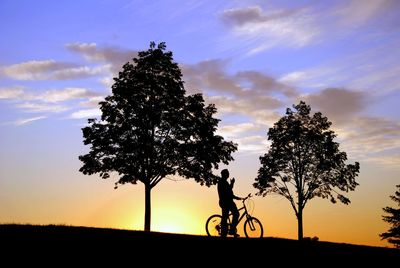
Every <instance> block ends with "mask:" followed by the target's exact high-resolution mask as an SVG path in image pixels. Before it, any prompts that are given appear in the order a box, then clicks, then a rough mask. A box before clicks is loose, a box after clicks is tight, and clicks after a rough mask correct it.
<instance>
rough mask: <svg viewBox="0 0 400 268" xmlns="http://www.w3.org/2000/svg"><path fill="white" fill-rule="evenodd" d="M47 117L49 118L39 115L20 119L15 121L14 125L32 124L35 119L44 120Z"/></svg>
mask: <svg viewBox="0 0 400 268" xmlns="http://www.w3.org/2000/svg"><path fill="white" fill-rule="evenodd" d="M45 118H47V117H46V116H37V117H32V118H26V119H19V120H17V121H15V122H14V125H16V126H22V125H26V124H30V123H33V122H35V121H38V120H42V119H45Z"/></svg>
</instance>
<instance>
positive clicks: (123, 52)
mask: <svg viewBox="0 0 400 268" xmlns="http://www.w3.org/2000/svg"><path fill="white" fill-rule="evenodd" d="M66 48H67V49H68V50H70V51H72V52H75V53H78V54H80V55H82V56H83V57H84V58H85V59H86V60H88V61H92V62H105V63H108V64H111V67H110V69H111V71H112V73H113V74H116V73H117V72H118V71H119V70H120V69H121V67H122V65H124V64H125V63H126V62H128V61H132V59H133V58H134V57H137V53H138V52H137V51H136V50H130V49H123V48H119V47H111V46H98V45H97V44H96V43H80V42H75V43H69V44H66Z"/></svg>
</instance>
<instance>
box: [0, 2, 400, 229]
mask: <svg viewBox="0 0 400 268" xmlns="http://www.w3.org/2000/svg"><path fill="white" fill-rule="evenodd" d="M399 8H400V5H399V2H398V1H395V0H371V1H362V0H351V1H178V0H176V1H145V0H144V1H127V0H125V1H121V0H113V1H40V0H39V1H18V0H17V1H8V0H3V1H1V2H0V25H1V26H0V33H1V36H2V37H3V42H1V43H0V51H1V53H0V138H1V140H0V146H1V147H2V152H1V153H0V160H1V163H2V164H1V166H0V179H1V182H2V184H3V187H2V188H0V195H1V194H3V198H4V199H6V197H4V196H6V194H4V193H1V192H2V191H6V190H5V189H7V187H11V188H12V189H16V188H13V187H17V185H18V183H16V181H19V183H27V185H32V186H33V185H35V180H34V179H31V180H29V181H28V182H25V181H24V177H25V176H26V174H27V173H29V174H31V175H32V176H33V177H35V178H42V179H43V180H44V181H47V182H50V181H52V178H51V177H52V176H53V175H54V174H57V176H61V177H65V178H68V177H69V176H72V177H74V176H75V177H79V176H80V175H78V174H77V173H76V170H77V168H79V162H78V160H77V156H78V155H79V154H81V153H82V152H83V151H85V150H86V149H85V148H84V147H83V145H82V141H81V139H82V137H81V133H80V128H81V127H82V126H83V125H84V124H85V122H86V119H87V118H88V117H93V116H99V115H100V112H99V110H98V106H97V103H98V101H100V100H102V98H104V97H105V96H106V95H108V94H110V93H111V91H110V87H111V84H112V78H113V77H115V76H116V75H117V73H118V71H119V70H120V68H121V66H122V64H124V63H125V62H127V61H129V60H131V59H132V58H133V57H134V56H135V55H136V52H137V51H140V50H146V49H147V48H148V47H149V43H150V41H155V42H166V44H167V49H169V50H171V51H172V52H173V53H174V59H175V61H176V62H178V63H179V65H180V66H181V68H182V71H183V75H184V76H183V79H184V81H185V85H186V90H187V92H188V93H194V92H201V93H203V94H204V96H205V98H206V101H207V102H209V103H215V104H216V107H217V109H218V115H217V116H218V117H219V118H220V119H221V123H220V128H219V130H218V131H219V133H220V134H222V135H224V136H225V137H226V138H227V139H230V140H233V141H235V142H237V143H238V144H239V151H238V152H237V153H235V157H236V161H235V163H232V164H231V168H232V169H233V170H234V171H236V172H237V173H238V174H239V175H241V176H243V177H247V178H249V180H250V181H248V182H246V183H247V184H251V182H252V181H251V180H252V178H253V177H254V175H255V174H256V171H257V169H258V164H259V163H258V156H259V155H260V154H262V153H263V152H265V151H266V148H267V145H268V143H267V141H266V132H267V130H268V128H269V127H271V126H272V125H273V123H274V122H276V121H277V120H278V119H279V118H280V117H281V116H283V115H284V111H285V110H286V108H287V107H291V106H292V105H293V104H295V103H298V102H299V100H301V99H302V100H305V101H306V102H307V103H308V104H310V105H311V107H312V109H313V111H321V112H322V113H323V114H324V115H326V116H327V117H328V118H329V119H330V120H331V121H332V122H333V126H332V128H333V129H334V130H335V132H336V133H337V134H338V140H339V141H340V143H341V148H342V149H343V150H344V151H346V152H347V154H348V157H349V159H350V160H351V161H360V162H361V177H363V178H364V177H366V178H365V181H367V182H371V189H372V188H373V187H372V185H375V184H373V183H372V181H373V180H374V178H372V177H371V173H367V171H368V170H380V171H381V174H383V175H382V178H384V179H383V181H382V185H384V186H383V187H384V190H383V192H382V193H383V196H382V197H381V199H382V200H383V201H382V203H379V204H377V205H376V207H382V206H383V204H384V201H385V198H386V196H388V195H390V194H392V191H391V190H394V189H395V188H394V185H395V184H396V183H398V181H399V166H400V165H399V164H400V123H399V117H400V115H399V112H398V103H399V101H400V67H399V64H398V62H399V61H400V51H399V49H398V48H399V47H400V28H399V27H398V25H399V23H400V14H399V12H398V10H399ZM54 149H57V150H54ZM48 163H51V165H48ZM243 166H246V167H247V168H248V169H245V170H243V168H242V167H243ZM22 167H24V168H22ZM46 168H49V170H47V171H46V172H45V171H44V170H45V169H46ZM52 172H53V173H52ZM51 174H52V175H51ZM67 174H69V175H67ZM11 177H12V179H11ZM79 178H81V177H79ZM66 181H67V179H65V180H62V183H63V184H64V183H65V184H66V185H67V182H66ZM367 184H368V183H367ZM243 187H247V186H243ZM11 188H9V189H11ZM15 191H17V190H15ZM3 201H4V200H3ZM6 201H7V202H9V203H10V204H11V203H12V204H14V203H13V202H14V201H10V200H6ZM14 205H15V204H14ZM376 213H377V214H381V212H380V211H376ZM11 218H12V217H11V216H10V217H7V216H4V219H3V220H10V219H11ZM22 218H23V217H22ZM378 218H379V217H378ZM0 220H1V219H0ZM376 220H377V221H378V219H376ZM382 231H383V230H382Z"/></svg>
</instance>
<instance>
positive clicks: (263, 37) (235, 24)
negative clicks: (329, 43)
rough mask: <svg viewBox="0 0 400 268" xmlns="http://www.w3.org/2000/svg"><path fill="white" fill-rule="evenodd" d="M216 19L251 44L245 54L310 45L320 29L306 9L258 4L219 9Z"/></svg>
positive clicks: (309, 11)
mask: <svg viewBox="0 0 400 268" xmlns="http://www.w3.org/2000/svg"><path fill="white" fill-rule="evenodd" d="M220 18H221V20H222V21H223V22H225V24H226V25H228V26H229V27H231V29H232V31H233V33H234V34H235V35H237V36H238V37H239V38H241V39H242V42H243V39H244V40H245V42H248V43H251V44H252V48H251V50H250V51H249V52H248V53H249V54H255V53H258V52H261V51H263V50H266V49H269V48H272V47H274V46H278V45H281V46H289V47H303V46H306V45H309V44H311V43H312V42H313V41H314V40H315V38H316V36H318V35H319V33H320V29H319V27H318V24H316V23H315V18H314V16H313V15H312V12H311V10H310V9H308V8H297V9H286V10H279V9H275V10H268V11H263V10H262V9H261V7H259V6H251V7H245V8H235V9H228V10H225V11H223V12H222V13H221V14H220Z"/></svg>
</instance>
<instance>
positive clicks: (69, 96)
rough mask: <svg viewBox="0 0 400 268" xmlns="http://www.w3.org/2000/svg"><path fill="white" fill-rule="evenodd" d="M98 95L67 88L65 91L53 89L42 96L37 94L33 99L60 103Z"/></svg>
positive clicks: (83, 89)
mask: <svg viewBox="0 0 400 268" xmlns="http://www.w3.org/2000/svg"><path fill="white" fill-rule="evenodd" d="M96 95H98V94H97V93H95V92H92V91H90V90H88V89H86V88H78V87H67V88H65V89H61V90H60V89H53V90H48V91H46V92H44V93H43V94H38V95H36V96H35V97H34V99H38V100H42V101H44V102H62V101H67V100H73V99H84V98H89V97H91V96H96Z"/></svg>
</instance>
